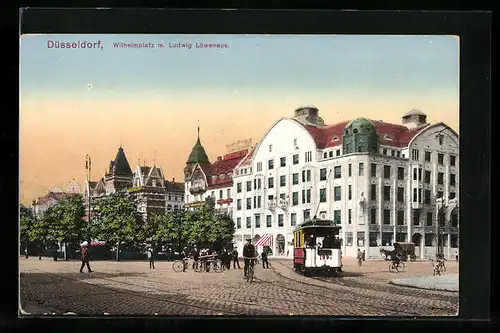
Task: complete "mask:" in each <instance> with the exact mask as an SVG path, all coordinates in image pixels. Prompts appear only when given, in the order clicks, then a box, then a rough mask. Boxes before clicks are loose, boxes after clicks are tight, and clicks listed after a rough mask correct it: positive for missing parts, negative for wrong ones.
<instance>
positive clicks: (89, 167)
mask: <svg viewBox="0 0 500 333" xmlns="http://www.w3.org/2000/svg"><path fill="white" fill-rule="evenodd" d="M85 170H87V185H88V218H87V235H86V238H87V241H88V243H89V245H90V242H91V240H90V227H91V221H92V218H91V215H92V210H91V205H90V203H91V201H90V197H91V188H90V186H91V185H90V181H91V170H92V159H91V158H90V156H89V154H86V155H85Z"/></svg>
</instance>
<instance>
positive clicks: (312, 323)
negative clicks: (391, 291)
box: [2, 8, 491, 332]
mask: <svg viewBox="0 0 500 333" xmlns="http://www.w3.org/2000/svg"><path fill="white" fill-rule="evenodd" d="M19 19H20V30H19V32H20V33H115V34H118V33H144V34H145V33H147V34H154V33H171V34H173V33H190V34H209V33H212V34H216V33H219V34H241V33H252V34H259V33H260V34H262V33H269V34H271V33H272V34H297V33H301V34H317V33H319V34H419V35H422V34H424V35H425V34H427V35H432V34H447V35H457V36H459V37H460V133H459V134H460V148H461V153H460V154H461V155H460V164H461V168H460V183H461V190H460V203H461V204H460V215H461V221H464V223H463V224H461V226H460V239H461V242H460V255H461V259H462V260H461V261H460V296H459V298H460V304H459V308H460V313H459V317H458V318H457V317H452V318H444V317H430V318H415V319H418V320H412V319H411V318H409V319H406V318H405V319H401V318H398V317H382V318H380V319H379V318H377V319H374V318H364V317H356V318H349V319H345V320H344V319H337V318H327V317H309V318H300V317H299V318H294V317H293V318H286V319H285V318H282V319H280V317H275V318H272V319H270V320H269V321H271V322H273V323H276V324H279V325H283V326H284V328H285V329H289V328H293V327H295V328H298V329H301V330H314V329H318V328H320V329H322V328H324V329H328V328H330V329H331V328H333V327H335V328H337V329H338V328H340V327H345V328H348V327H349V328H350V327H352V328H354V327H360V328H361V327H362V326H364V325H367V326H369V327H370V330H373V329H375V327H377V326H378V324H383V325H384V326H386V327H387V325H388V326H392V325H398V326H406V325H408V326H409V327H414V328H417V327H418V328H420V329H421V328H422V327H419V326H420V325H422V324H423V325H424V326H427V325H429V324H432V325H433V327H436V328H437V329H440V328H441V327H445V326H451V327H454V329H456V328H459V327H460V326H461V327H462V328H463V327H464V326H463V325H464V324H476V325H481V323H483V324H484V323H485V322H487V321H488V320H489V318H490V310H491V309H490V296H489V295H490V267H489V263H490V259H491V257H490V246H491V243H490V227H491V226H490V220H491V218H490V216H491V210H490V182H491V166H490V162H491V155H490V151H491V137H490V135H491V129H490V122H491V105H490V98H491V82H490V80H491V13H490V12H484V11H483V12H479V11H477V12H458V11H448V12H433V11H426V12H423V11H330V10H321V11H319V10H252V9H248V10H231V11H228V10H204V9H188V10H186V9H170V10H167V9H145V8H114V9H100V10H96V9H90V8H87V9H46V8H45V9H42V8H28V9H23V10H21V11H20V12H19ZM18 37H19V36H18ZM17 41H18V39H17ZM16 76H18V73H17V75H16ZM18 112H19V109H18ZM18 116H19V114H17V119H14V122H15V123H16V124H18V122H19V117H18ZM6 125H7V126H8V128H7V131H3V132H4V133H3V139H2V141H4V139H5V138H7V140H10V141H11V142H12V143H16V144H17V145H16V146H15V147H14V149H12V150H11V151H10V155H9V159H8V163H9V165H15V166H16V169H15V170H13V172H17V173H16V174H17V178H10V179H9V181H8V183H7V182H6V183H7V185H9V187H10V186H11V185H12V187H13V188H12V190H13V192H14V191H16V193H17V194H19V188H18V183H15V181H18V180H19V179H18V178H19V169H18V166H19V164H18V163H19V156H18V149H19V145H18V144H19V142H18V140H19V137H18V131H17V129H18V127H17V128H15V126H12V125H13V124H12V123H9V124H6ZM9 144H10V142H9ZM13 172H11V173H10V174H13ZM14 179H15V180H14ZM8 200H9V202H8V204H9V207H8V208H9V212H10V211H12V213H13V217H12V218H9V220H10V221H17V214H18V213H17V208H18V204H19V202H18V196H17V197H15V201H14V199H13V196H9V199H8ZM4 203H7V202H4ZM14 209H15V213H14ZM15 242H16V243H15V244H13V249H17V238H16V239H15ZM17 252H18V251H16V252H13V254H14V256H15V258H17V257H18V253H17ZM477 258H480V259H481V262H482V263H485V264H482V265H478V264H477V263H478V261H477ZM15 262H16V266H17V260H16V261H15ZM17 269H18V268H17ZM15 295H16V298H17V296H18V295H17V283H16V294H15ZM14 304H16V306H15V311H16V315H17V302H16V303H14ZM244 318H245V319H244ZM82 319H83V318H82ZM221 319H222V318H216V319H208V318H206V319H204V320H202V321H196V320H193V319H192V318H173V320H161V318H151V317H134V318H124V317H121V318H105V319H100V318H85V325H81V324H80V322H79V321H80V320H79V319H77V320H74V321H65V320H64V319H59V318H58V319H56V318H54V319H45V320H44V318H42V319H41V320H40V319H35V318H26V319H20V320H17V322H18V323H19V324H20V325H21V326H22V327H25V328H34V327H38V329H40V328H48V327H52V328H54V327H53V326H52V325H54V324H55V325H56V327H58V328H63V329H65V330H67V329H68V328H70V331H71V332H73V331H77V330H78V327H79V326H80V329H85V330H86V331H88V330H89V329H91V328H90V327H91V326H93V325H99V324H103V325H106V326H107V327H109V328H111V327H116V326H120V327H128V328H131V329H133V328H139V329H140V330H142V328H141V327H147V329H150V328H157V327H162V328H164V329H167V330H171V329H175V328H178V327H179V326H180V327H182V328H184V329H186V330H187V329H188V327H190V326H192V325H196V326H198V325H200V326H199V327H200V328H202V329H204V330H206V329H210V328H212V327H214V326H212V325H215V327H219V328H223V327H226V328H229V326H231V325H235V326H238V327H241V328H244V327H247V328H248V327H249V326H248V324H250V322H252V323H254V324H256V326H258V327H259V328H258V329H259V330H261V329H265V328H266V326H267V327H269V326H268V325H266V326H264V325H262V324H259V322H260V321H264V320H265V319H264V318H258V317H257V318H255V319H250V318H248V319H247V318H246V317H242V318H239V319H238V320H234V319H233V318H225V320H221ZM266 321H267V320H266ZM228 324H229V326H227V325H228ZM81 326H85V327H81ZM184 326H185V327H184ZM215 327H214V328H215ZM192 328H194V327H192ZM255 328H257V327H255ZM255 328H251V326H250V329H252V330H253V329H255ZM476 328H479V327H477V326H476ZM233 329H234V328H233ZM365 329H366V326H365Z"/></svg>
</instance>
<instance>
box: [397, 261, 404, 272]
mask: <svg viewBox="0 0 500 333" xmlns="http://www.w3.org/2000/svg"><path fill="white" fill-rule="evenodd" d="M405 268H406V266H405V263H404V262H400V263H399V265H397V266H396V270H397V271H398V272H402V271H404V270H405Z"/></svg>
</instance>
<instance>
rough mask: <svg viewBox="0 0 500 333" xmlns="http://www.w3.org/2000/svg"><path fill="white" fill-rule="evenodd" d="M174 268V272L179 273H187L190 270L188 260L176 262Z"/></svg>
mask: <svg viewBox="0 0 500 333" xmlns="http://www.w3.org/2000/svg"><path fill="white" fill-rule="evenodd" d="M172 268H173V269H174V272H177V273H180V272H184V271H186V270H187V269H188V268H189V265H188V259H187V258H185V259H181V260H176V261H174V263H173V264H172Z"/></svg>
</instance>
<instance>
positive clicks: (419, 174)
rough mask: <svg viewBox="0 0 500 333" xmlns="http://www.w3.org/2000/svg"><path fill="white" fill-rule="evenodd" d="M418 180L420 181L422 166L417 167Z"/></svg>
mask: <svg viewBox="0 0 500 333" xmlns="http://www.w3.org/2000/svg"><path fill="white" fill-rule="evenodd" d="M418 180H419V181H422V168H418Z"/></svg>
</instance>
